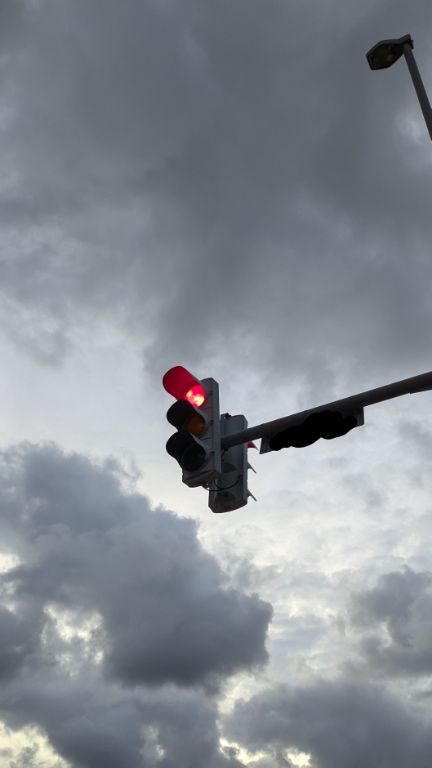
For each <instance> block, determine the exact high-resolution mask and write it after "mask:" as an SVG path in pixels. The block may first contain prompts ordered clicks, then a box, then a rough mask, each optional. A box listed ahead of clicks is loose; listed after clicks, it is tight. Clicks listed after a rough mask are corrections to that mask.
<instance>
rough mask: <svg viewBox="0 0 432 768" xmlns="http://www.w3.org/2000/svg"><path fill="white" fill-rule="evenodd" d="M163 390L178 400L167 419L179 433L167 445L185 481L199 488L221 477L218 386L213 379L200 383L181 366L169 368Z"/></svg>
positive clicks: (169, 411) (200, 381) (190, 485)
mask: <svg viewBox="0 0 432 768" xmlns="http://www.w3.org/2000/svg"><path fill="white" fill-rule="evenodd" d="M162 383H163V386H164V387H165V389H166V391H167V392H169V394H170V395H173V397H175V398H176V400H177V402H176V403H174V404H173V405H172V406H171V408H170V409H169V410H168V412H167V419H168V421H169V422H170V424H172V425H173V426H174V427H176V429H177V432H176V433H175V434H174V435H171V437H170V438H169V440H168V441H167V444H166V449H167V451H168V453H169V454H170V456H173V458H174V459H176V461H178V463H179V464H180V467H181V469H182V473H183V474H182V480H183V482H184V483H185V484H186V485H188V486H189V487H190V488H197V487H198V486H200V485H204V486H207V484H208V483H209V482H210V481H211V480H214V479H215V478H218V477H219V476H220V474H221V447H220V426H219V385H218V383H217V381H215V380H214V379H210V378H209V379H202V380H200V379H197V378H196V376H194V375H193V374H192V373H190V371H188V370H186V368H183V366H181V365H176V366H175V367H174V368H170V369H169V371H167V372H166V373H165V375H164V377H163V379H162Z"/></svg>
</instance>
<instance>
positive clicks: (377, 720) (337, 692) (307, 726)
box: [227, 680, 432, 768]
mask: <svg viewBox="0 0 432 768" xmlns="http://www.w3.org/2000/svg"><path fill="white" fill-rule="evenodd" d="M227 733H228V735H229V737H230V738H231V739H232V740H234V741H236V742H238V743H239V744H240V745H241V746H243V747H245V748H246V749H248V750H250V751H259V750H264V751H268V752H270V753H271V752H272V751H273V750H279V751H281V750H284V749H299V750H301V751H304V752H307V753H310V754H311V755H312V765H313V766H314V768H357V767H358V766H366V765H371V766H372V765H374V766H378V765H379V766H380V768H406V766H407V765H415V766H426V765H429V762H430V756H431V754H432V735H431V734H432V731H431V728H430V722H428V721H427V720H426V719H425V718H424V716H423V715H422V714H421V712H420V711H417V710H416V709H414V708H406V707H404V706H403V705H402V704H401V703H400V702H399V701H398V700H397V699H396V698H393V697H392V696H390V695H389V694H387V693H386V692H385V691H384V690H382V689H380V688H378V687H377V686H372V685H365V684H360V683H359V684H350V683H345V682H342V681H333V682H330V681H324V680H317V681H316V682H313V683H311V684H310V685H308V686H305V687H297V688H291V687H288V686H279V687H277V688H274V689H269V690H266V691H263V692H262V693H259V694H257V695H256V696H254V697H253V698H252V699H250V700H249V701H243V702H238V703H237V704H236V706H235V708H234V711H233V713H232V714H231V715H230V716H229V718H228V722H227Z"/></svg>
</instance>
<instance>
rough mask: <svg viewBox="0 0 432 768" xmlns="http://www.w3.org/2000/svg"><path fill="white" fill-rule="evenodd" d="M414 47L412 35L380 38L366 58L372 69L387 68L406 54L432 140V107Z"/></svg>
mask: <svg viewBox="0 0 432 768" xmlns="http://www.w3.org/2000/svg"><path fill="white" fill-rule="evenodd" d="M413 48H414V42H413V39H412V37H411V35H404V36H403V37H399V38H395V39H392V40H380V41H379V43H376V45H374V46H373V47H372V48H371V49H370V50H369V51H368V52H367V54H366V58H367V60H368V64H369V66H370V68H371V69H387V67H391V66H392V64H394V63H395V61H397V60H398V59H400V57H401V56H402V55H404V56H405V60H406V63H407V65H408V69H409V72H410V75H411V78H412V81H413V84H414V88H415V89H416V93H417V97H418V100H419V102H420V107H421V110H422V112H423V117H424V119H425V123H426V127H427V129H428V131H429V136H430V138H431V140H432V108H431V105H430V103H429V99H428V96H427V93H426V90H425V87H424V85H423V81H422V79H421V76H420V72H419V70H418V67H417V63H416V60H415V58H414V54H413V52H412V49H413Z"/></svg>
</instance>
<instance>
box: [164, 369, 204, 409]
mask: <svg viewBox="0 0 432 768" xmlns="http://www.w3.org/2000/svg"><path fill="white" fill-rule="evenodd" d="M162 383H163V386H164V387H165V389H166V391H167V392H169V393H170V395H172V396H173V397H175V399H176V400H187V402H188V403H190V404H191V405H193V406H194V408H201V406H202V405H203V404H204V403H205V401H206V394H205V389H204V387H203V385H202V384H201V382H200V380H199V379H197V378H196V376H194V375H193V374H192V373H190V371H188V370H186V368H183V366H182V365H176V366H174V368H170V369H169V371H167V372H166V374H165V376H164V377H163V379H162Z"/></svg>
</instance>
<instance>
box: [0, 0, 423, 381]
mask: <svg viewBox="0 0 432 768" xmlns="http://www.w3.org/2000/svg"><path fill="white" fill-rule="evenodd" d="M389 19H391V25H390V26H391V29H390V28H389ZM430 21H431V10H430V7H429V5H428V4H427V3H426V2H417V3H415V4H412V5H411V6H410V11H409V13H408V12H407V11H405V9H403V7H402V6H396V7H395V4H394V3H390V2H389V1H388V0H382V1H381V2H380V3H367V4H363V5H362V10H361V12H360V11H359V10H358V8H357V5H356V4H354V3H352V4H350V5H349V6H346V7H345V11H344V12H343V13H341V9H340V6H339V4H334V3H332V2H328V3H327V4H326V6H325V7H323V6H322V4H321V3H312V4H308V6H307V7H305V6H304V5H303V4H301V3H285V2H279V1H276V0H274V1H273V2H270V3H268V2H265V3H263V2H262V1H261V0H260V1H258V0H253V1H252V2H251V0H248V1H247V2H245V1H244V2H237V3H235V4H233V3H228V2H225V1H223V0H219V2H216V3H214V2H212V3H210V2H200V3H198V2H195V1H194V0H188V2H186V3H183V4H182V8H181V11H180V10H179V8H178V6H177V5H176V4H175V3H170V2H168V3H164V4H160V3H155V2H150V3H140V2H137V1H136V0H128V2H126V3H123V4H122V10H121V12H120V11H119V6H118V4H117V3H114V2H103V3H98V2H95V3H92V4H90V5H89V4H88V3H84V2H75V3H71V2H64V3H61V4H57V5H56V6H52V4H49V3H46V2H42V3H40V4H39V9H38V10H37V11H32V12H31V13H30V12H29V13H28V14H27V15H26V16H24V21H23V24H22V28H21V29H22V33H21V40H20V44H18V43H16V44H15V47H14V48H13V53H12V54H11V59H10V60H9V61H7V65H8V68H7V73H8V78H7V80H8V84H9V87H8V88H6V89H5V94H6V95H5V96H4V99H5V102H6V105H7V106H9V107H11V108H12V110H13V118H12V119H11V120H10V123H9V126H8V127H6V128H5V129H4V131H3V148H4V151H5V153H7V156H8V157H9V158H10V162H11V163H12V166H13V170H14V172H15V174H17V180H16V183H15V184H14V185H12V186H11V187H9V188H8V189H6V190H5V191H4V192H3V195H2V210H3V214H2V220H3V227H4V233H5V237H7V240H8V243H9V245H8V247H7V248H6V250H5V258H4V262H3V271H4V280H3V284H4V288H3V290H4V297H5V304H4V307H5V309H4V314H5V323H6V328H9V332H10V333H11V334H13V330H15V335H14V339H15V341H16V343H19V344H21V345H24V344H26V343H27V347H28V348H30V349H33V351H34V353H35V354H37V353H38V349H39V348H38V344H39V345H40V344H41V342H40V341H39V339H40V338H41V334H38V335H35V336H34V337H30V339H29V333H30V330H29V328H30V322H33V324H34V322H35V318H34V317H31V320H30V319H29V317H28V316H26V315H25V313H23V312H22V305H23V302H27V304H26V306H27V309H28V311H30V312H31V310H32V309H33V311H34V312H35V313H36V318H37V323H38V324H39V325H40V326H41V328H42V329H44V333H42V346H41V348H40V349H39V356H40V357H42V358H43V359H45V360H52V361H54V360H56V359H60V358H61V355H62V351H63V352H64V353H66V351H67V339H68V329H69V328H70V327H71V326H73V324H74V322H78V321H79V320H80V319H81V320H82V318H83V317H84V318H87V321H88V319H89V318H90V317H92V318H93V320H94V321H97V319H98V318H99V319H100V318H103V317H107V316H108V314H107V313H108V311H109V313H110V317H111V318H115V322H120V323H123V322H124V323H126V325H127V326H128V327H129V329H133V331H134V332H135V333H137V336H138V338H139V340H140V343H141V344H142V345H143V346H144V347H145V348H146V349H147V357H148V360H152V361H153V362H157V363H158V365H161V366H164V365H166V364H169V363H172V362H173V359H174V358H175V361H176V360H177V358H178V356H180V357H183V358H184V357H186V358H187V362H190V363H193V362H195V361H194V360H193V352H191V350H190V347H189V345H188V347H187V348H186V347H185V346H184V341H182V340H184V339H185V338H187V339H188V342H189V341H190V339H191V338H193V340H194V341H195V342H199V341H200V340H201V339H206V337H207V334H208V333H209V334H210V335H209V339H210V340H212V341H217V340H219V341H221V340H223V339H224V338H226V333H227V329H228V328H229V329H230V331H229V332H230V338H231V345H230V347H231V348H230V349H229V350H226V354H227V355H228V356H229V355H230V354H237V355H240V356H243V357H244V362H245V364H246V363H247V355H248V352H247V350H251V349H252V350H254V351H255V352H258V353H259V354H260V355H261V356H262V357H263V359H264V360H265V361H266V364H267V365H274V366H277V367H280V366H281V365H284V363H283V360H282V359H281V357H284V356H290V360H291V364H292V366H294V367H295V368H300V367H301V366H305V367H307V365H308V364H310V359H311V356H312V358H313V359H314V360H316V365H318V366H321V367H322V369H323V371H324V370H325V368H326V367H327V365H328V364H327V363H325V362H323V359H321V358H320V357H319V356H320V355H321V356H322V355H324V358H325V356H331V355H336V357H337V358H338V357H343V358H344V359H345V361H346V363H347V365H350V366H351V367H352V368H355V366H356V365H361V366H363V365H369V366H371V365H374V366H378V367H380V366H381V365H382V364H385V365H386V366H387V368H389V367H391V366H392V365H394V364H395V359H396V358H397V359H398V361H399V362H400V361H401V360H402V361H406V364H407V365H410V366H411V365H415V366H417V365H418V366H422V365H423V361H424V354H425V349H426V346H425V345H426V342H427V331H426V329H427V327H428V324H429V322H430V302H429V300H428V296H429V287H430V283H431V279H432V273H431V267H430V260H429V247H428V243H429V241H430V234H431V233H430V216H429V202H428V201H429V200H430V197H431V194H430V193H431V181H430V173H429V170H428V168H429V165H428V164H427V163H426V157H425V154H424V153H425V150H426V148H428V147H426V145H425V144H424V143H418V144H416V143H415V142H414V140H413V139H411V138H410V137H409V135H408V134H407V133H406V132H405V133H404V129H403V127H401V119H402V118H403V117H404V116H405V115H409V116H410V117H411V116H412V115H414V119H417V118H418V119H419V120H420V119H421V118H420V116H419V114H418V110H417V108H416V104H415V97H414V95H413V92H412V91H411V90H410V88H409V83H408V81H407V78H406V77H405V76H404V75H403V74H402V71H401V69H399V71H396V70H391V71H389V72H387V73H385V75H384V74H383V73H375V74H372V73H371V72H369V71H368V69H367V64H366V60H365V57H364V52H365V50H366V49H367V48H368V47H369V46H370V45H371V44H372V43H373V42H374V41H375V37H376V35H377V34H378V35H379V34H380V32H381V30H382V31H383V33H384V32H386V33H387V34H392V33H393V31H394V32H395V33H397V34H402V33H404V32H405V31H407V30H406V29H405V27H406V25H409V28H410V29H409V31H411V32H412V34H413V35H414V36H415V39H416V46H418V48H419V54H420V56H421V57H422V58H423V61H425V62H426V64H427V63H428V61H430V59H428V49H427V46H426V41H427V39H428V37H427V35H426V34H425V29H427V26H428V24H429V23H430ZM294 31H295V32H294ZM416 50H417V49H416ZM404 74H405V73H404ZM4 76H5V77H6V74H5V75H4ZM201 311H203V312H204V317H205V320H204V321H201V322H199V323H198V322H197V316H199V313H200V312H201ZM11 315H12V316H13V318H14V322H11V321H10V319H9V324H7V322H6V321H7V317H8V316H9V318H10V316H11ZM85 321H86V320H85V319H84V322H85ZM293 327H295V333H293V334H288V335H287V332H286V331H287V328H293ZM56 332H57V336H56ZM269 338H271V339H272V344H271V345H269V343H268V339H269ZM62 340H63V345H64V346H63V347H62ZM44 345H45V346H44ZM210 351H211V348H210V346H209V347H208V352H209V353H210ZM282 352H283V355H281V353H282ZM361 361H362V362H361ZM316 365H315V371H316Z"/></svg>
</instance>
